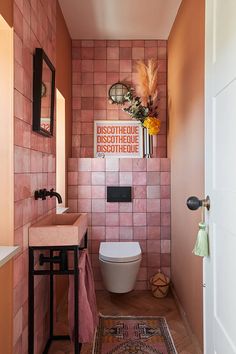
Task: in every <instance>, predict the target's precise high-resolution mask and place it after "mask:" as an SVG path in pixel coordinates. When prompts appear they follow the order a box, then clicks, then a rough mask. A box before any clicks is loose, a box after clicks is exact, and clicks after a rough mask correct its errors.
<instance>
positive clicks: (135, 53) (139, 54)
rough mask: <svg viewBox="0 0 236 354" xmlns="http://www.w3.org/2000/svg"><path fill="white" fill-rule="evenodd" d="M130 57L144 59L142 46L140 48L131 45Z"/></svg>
mask: <svg viewBox="0 0 236 354" xmlns="http://www.w3.org/2000/svg"><path fill="white" fill-rule="evenodd" d="M132 59H135V60H137V59H138V60H141V59H144V48H142V47H133V48H132Z"/></svg>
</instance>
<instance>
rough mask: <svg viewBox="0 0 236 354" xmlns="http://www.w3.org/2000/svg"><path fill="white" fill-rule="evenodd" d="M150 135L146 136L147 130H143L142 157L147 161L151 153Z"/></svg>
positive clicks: (151, 142)
mask: <svg viewBox="0 0 236 354" xmlns="http://www.w3.org/2000/svg"><path fill="white" fill-rule="evenodd" d="M152 138H153V137H152V135H149V134H148V129H147V128H143V157H146V159H149V158H151V157H152V153H153V139H152Z"/></svg>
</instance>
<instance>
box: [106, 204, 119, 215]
mask: <svg viewBox="0 0 236 354" xmlns="http://www.w3.org/2000/svg"><path fill="white" fill-rule="evenodd" d="M118 210H119V203H106V213H116V212H118Z"/></svg>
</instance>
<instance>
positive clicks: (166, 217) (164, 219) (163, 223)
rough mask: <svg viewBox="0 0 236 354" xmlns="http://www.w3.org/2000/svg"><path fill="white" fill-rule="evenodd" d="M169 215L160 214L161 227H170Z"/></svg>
mask: <svg viewBox="0 0 236 354" xmlns="http://www.w3.org/2000/svg"><path fill="white" fill-rule="evenodd" d="M170 221H171V219H170V213H161V226H170Z"/></svg>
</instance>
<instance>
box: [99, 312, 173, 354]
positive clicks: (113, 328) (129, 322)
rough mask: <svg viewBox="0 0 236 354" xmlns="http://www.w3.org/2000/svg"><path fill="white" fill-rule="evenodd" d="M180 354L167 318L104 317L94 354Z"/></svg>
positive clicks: (100, 324) (100, 320)
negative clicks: (175, 345)
mask: <svg viewBox="0 0 236 354" xmlns="http://www.w3.org/2000/svg"><path fill="white" fill-rule="evenodd" d="M131 353H135V354H177V351H176V349H175V347H174V343H173V340H172V338H171V335H170V331H169V328H168V325H167V323H166V320H165V318H164V317H158V316H100V317H99V325H98V329H97V333H96V338H95V343H94V350H93V354H131Z"/></svg>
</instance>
